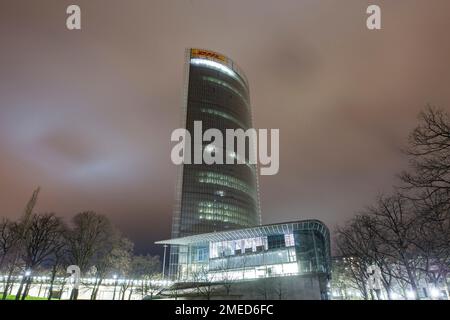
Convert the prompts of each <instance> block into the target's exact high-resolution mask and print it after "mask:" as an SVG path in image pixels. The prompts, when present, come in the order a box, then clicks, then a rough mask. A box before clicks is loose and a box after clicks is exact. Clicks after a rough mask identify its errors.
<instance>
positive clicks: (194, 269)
mask: <svg viewBox="0 0 450 320" xmlns="http://www.w3.org/2000/svg"><path fill="white" fill-rule="evenodd" d="M156 243H157V244H164V245H171V246H176V247H177V248H178V252H179V260H178V262H179V269H178V274H177V275H175V281H185V282H190V281H192V282H201V281H208V282H221V281H225V280H226V281H243V280H251V279H258V278H269V277H280V276H296V275H311V274H314V275H318V274H320V275H321V278H322V279H326V280H325V281H328V280H329V279H330V260H331V256H330V233H329V230H328V228H327V227H326V226H325V225H324V224H323V223H322V222H320V221H318V220H304V221H296V222H287V223H279V224H271V225H262V226H256V227H250V228H243V229H236V230H230V231H221V232H212V233H204V234H198V235H192V236H187V237H181V238H175V239H170V240H164V241H158V242H156Z"/></svg>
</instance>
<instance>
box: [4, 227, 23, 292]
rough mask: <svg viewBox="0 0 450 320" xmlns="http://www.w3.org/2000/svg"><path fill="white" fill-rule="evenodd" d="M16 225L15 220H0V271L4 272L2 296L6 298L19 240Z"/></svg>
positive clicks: (14, 266) (13, 270)
mask: <svg viewBox="0 0 450 320" xmlns="http://www.w3.org/2000/svg"><path fill="white" fill-rule="evenodd" d="M18 229H19V228H18V225H17V223H15V222H12V221H9V220H8V219H6V218H3V219H2V221H1V222H0V272H1V273H2V274H3V273H4V272H6V274H7V277H5V278H3V296H2V299H6V296H7V295H8V292H9V290H10V289H11V276H12V274H13V273H14V272H15V269H16V259H17V258H16V251H17V249H18V248H17V244H18V241H19V230H18Z"/></svg>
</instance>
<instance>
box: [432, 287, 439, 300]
mask: <svg viewBox="0 0 450 320" xmlns="http://www.w3.org/2000/svg"><path fill="white" fill-rule="evenodd" d="M430 295H431V297H432V298H435V299H436V298H439V297H440V296H441V293H440V292H439V290H438V289H436V288H431V290H430Z"/></svg>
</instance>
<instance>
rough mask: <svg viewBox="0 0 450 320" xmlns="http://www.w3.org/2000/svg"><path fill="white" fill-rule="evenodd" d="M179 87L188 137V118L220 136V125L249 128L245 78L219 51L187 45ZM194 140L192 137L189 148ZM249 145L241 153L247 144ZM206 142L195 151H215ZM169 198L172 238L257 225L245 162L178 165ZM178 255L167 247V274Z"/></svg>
mask: <svg viewBox="0 0 450 320" xmlns="http://www.w3.org/2000/svg"><path fill="white" fill-rule="evenodd" d="M184 90H185V92H184V101H183V126H184V127H185V128H186V130H187V131H189V132H190V134H191V136H192V137H193V136H194V121H201V122H202V129H203V131H205V130H207V129H210V128H214V129H218V130H220V131H221V132H222V134H223V136H224V137H225V130H226V129H243V130H244V131H245V130H247V129H249V128H252V112H251V107H250V97H249V86H248V82H247V79H246V77H245V75H244V74H243V72H242V71H241V70H240V69H239V67H238V66H237V65H236V64H235V63H234V62H233V61H232V60H231V59H229V58H227V57H225V56H224V55H222V54H219V53H216V52H213V51H209V50H202V49H187V50H186V62H185V89H184ZM247 142H248V141H247ZM194 143H196V142H195V139H192V141H191V146H192V150H194V148H195V146H194ZM249 143H250V142H248V143H247V145H246V154H248V150H249V148H251V147H252V146H250V145H248V144H249ZM208 144H209V143H208V142H203V143H202V146H201V148H202V149H201V150H205V148H206V152H216V150H214V149H211V150H208ZM209 148H211V147H210V146H209ZM226 152H230V150H227V151H226ZM226 152H225V151H224V154H225V153H226ZM231 153H232V156H235V155H237V153H234V152H231ZM175 201H176V202H175V209H174V213H173V222H172V238H178V237H184V236H189V235H194V234H200V233H206V232H214V231H224V230H232V229H238V228H243V227H251V226H256V225H259V224H261V214H260V206H259V192H258V177H257V168H256V165H254V164H249V163H248V161H246V163H245V164H237V163H236V164H212V165H208V164H205V163H202V164H183V165H182V166H181V167H180V169H179V172H178V182H177V192H176V200H175ZM183 256H185V255H183ZM178 259H179V248H177V247H171V250H170V262H169V274H170V275H172V276H175V275H176V274H177V273H178V272H179V270H178V264H179V261H178ZM180 263H181V262H180Z"/></svg>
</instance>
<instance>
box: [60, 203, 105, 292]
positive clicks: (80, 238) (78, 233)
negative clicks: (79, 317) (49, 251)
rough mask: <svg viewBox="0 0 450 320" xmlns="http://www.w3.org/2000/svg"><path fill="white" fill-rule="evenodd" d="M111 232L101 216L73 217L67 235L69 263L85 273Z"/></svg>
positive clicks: (84, 213)
mask: <svg viewBox="0 0 450 320" xmlns="http://www.w3.org/2000/svg"><path fill="white" fill-rule="evenodd" d="M112 230H113V229H112V225H111V223H110V222H109V220H108V219H107V218H106V217H105V216H103V215H99V214H97V213H95V212H93V211H86V212H82V213H79V214H77V215H75V216H74V217H73V219H72V227H71V228H70V229H69V232H68V233H67V246H68V259H69V262H70V263H72V264H75V265H77V266H78V267H79V268H80V270H81V272H82V273H85V272H87V271H88V268H90V267H91V266H92V265H93V260H94V258H96V257H98V255H99V253H100V252H101V248H102V247H104V244H105V243H108V241H109V239H110V236H111V233H112ZM75 291H76V290H75V289H74V292H73V296H74V298H75V299H76V298H77V295H78V294H77V292H75Z"/></svg>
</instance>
